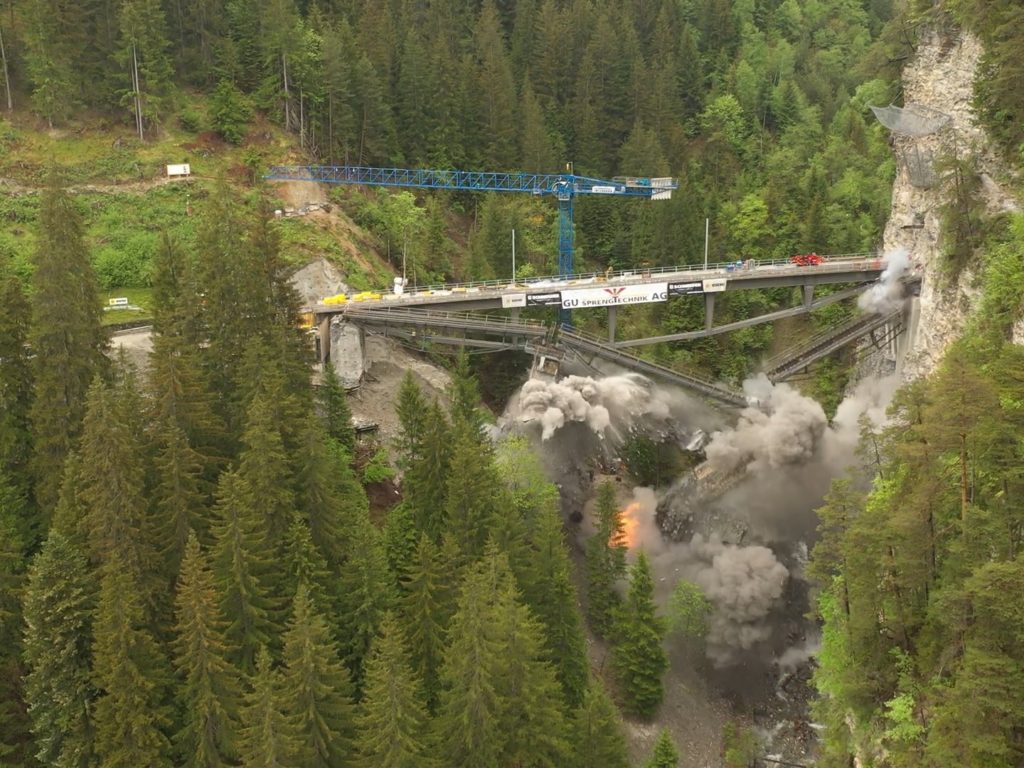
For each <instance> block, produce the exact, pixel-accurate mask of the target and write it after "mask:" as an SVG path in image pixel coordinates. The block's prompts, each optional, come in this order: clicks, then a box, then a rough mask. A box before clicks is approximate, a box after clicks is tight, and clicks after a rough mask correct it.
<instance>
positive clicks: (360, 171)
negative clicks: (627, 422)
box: [264, 163, 679, 275]
mask: <svg viewBox="0 0 1024 768" xmlns="http://www.w3.org/2000/svg"><path fill="white" fill-rule="evenodd" d="M264 178H266V179H268V180H270V181H315V182H320V183H322V184H358V185H363V186H371V187H412V188H415V189H447V190H459V191H471V192H526V193H529V194H531V195H536V196H546V195H550V196H553V197H554V198H555V199H556V200H558V272H559V274H560V275H571V274H573V252H574V234H573V204H574V202H575V199H576V198H577V197H578V196H580V195H611V196H619V197H640V198H646V199H648V200H668V199H669V198H671V197H672V190H674V189H677V188H678V187H679V184H678V182H677V181H676V180H675V179H671V178H646V177H633V176H629V177H625V176H623V177H616V178H614V179H595V178H591V177H589V176H576V175H574V174H573V172H572V164H571V163H570V164H569V165H568V166H567V168H566V173H491V172H482V171H443V170H419V169H411V168H368V167H362V166H354V165H342V166H329V165H278V166H274V167H273V168H271V169H270V172H269V173H267V175H266V176H265V177H264Z"/></svg>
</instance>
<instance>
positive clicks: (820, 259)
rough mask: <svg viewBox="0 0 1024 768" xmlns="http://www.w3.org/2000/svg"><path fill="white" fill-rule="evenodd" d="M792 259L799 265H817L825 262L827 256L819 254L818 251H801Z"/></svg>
mask: <svg viewBox="0 0 1024 768" xmlns="http://www.w3.org/2000/svg"><path fill="white" fill-rule="evenodd" d="M790 261H791V262H793V263H794V264H796V265H797V266H798V267H816V266H818V265H819V264H824V263H825V257H824V256H819V255H818V254H816V253H801V254H799V255H797V256H794V257H793V258H792V259H790Z"/></svg>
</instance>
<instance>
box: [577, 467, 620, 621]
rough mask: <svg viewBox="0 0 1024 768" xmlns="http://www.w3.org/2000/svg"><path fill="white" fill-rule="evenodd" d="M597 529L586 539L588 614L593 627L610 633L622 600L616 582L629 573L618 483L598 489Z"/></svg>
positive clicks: (604, 485)
mask: <svg viewBox="0 0 1024 768" xmlns="http://www.w3.org/2000/svg"><path fill="white" fill-rule="evenodd" d="M596 511H597V531H596V532H595V533H594V535H593V536H592V537H590V539H589V540H588V541H587V545H586V567H587V616H588V617H589V619H590V623H591V624H592V625H593V627H594V630H595V631H596V632H598V634H601V635H607V634H608V633H609V632H610V631H611V629H612V624H613V620H614V615H615V609H616V606H618V604H619V602H620V600H619V596H618V593H617V592H616V591H615V582H616V581H618V580H619V579H620V578H622V577H623V576H624V575H625V573H626V546H625V539H624V537H625V529H624V528H623V522H622V514H621V512H620V511H619V509H618V504H617V503H616V501H615V486H614V485H612V484H611V483H604V484H602V485H601V487H600V488H599V489H598V492H597V510H596Z"/></svg>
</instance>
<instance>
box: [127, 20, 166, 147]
mask: <svg viewBox="0 0 1024 768" xmlns="http://www.w3.org/2000/svg"><path fill="white" fill-rule="evenodd" d="M118 23H119V26H120V31H121V40H120V46H119V50H118V54H117V58H118V60H119V61H120V62H121V63H122V65H123V66H124V67H125V68H126V69H127V78H126V80H127V83H126V84H125V85H126V87H124V88H123V90H122V94H123V95H122V104H124V106H127V107H129V109H130V110H131V112H132V115H133V116H134V118H135V130H136V131H137V132H138V134H139V139H140V140H141V139H144V138H145V132H146V128H147V126H155V125H159V124H160V121H161V118H163V116H164V115H165V113H166V110H167V100H168V98H169V95H170V90H171V88H172V86H173V82H172V77H173V74H174V73H173V70H172V67H171V59H170V56H169V55H168V53H167V49H168V47H169V46H168V42H167V29H166V26H167V25H166V21H165V19H164V11H163V8H162V7H161V4H160V2H159V0H124V2H123V3H122V5H121V9H120V13H119V15H118Z"/></svg>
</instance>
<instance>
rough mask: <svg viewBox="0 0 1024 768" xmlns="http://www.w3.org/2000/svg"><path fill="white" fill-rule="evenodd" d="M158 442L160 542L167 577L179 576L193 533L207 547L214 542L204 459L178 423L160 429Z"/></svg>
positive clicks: (155, 491)
mask: <svg viewBox="0 0 1024 768" xmlns="http://www.w3.org/2000/svg"><path fill="white" fill-rule="evenodd" d="M157 443H158V446H159V448H158V454H157V457H156V463H155V464H156V465H155V467H154V470H155V475H156V488H154V489H153V500H154V506H155V510H156V520H157V526H158V528H159V538H158V540H159V542H160V543H161V544H162V554H163V556H164V573H165V575H166V574H176V573H177V572H178V570H179V568H180V566H181V558H182V556H183V554H184V552H185V544H186V542H187V541H188V538H189V535H190V533H191V532H193V531H196V532H198V533H197V534H196V535H197V536H199V537H201V539H202V541H203V542H205V543H206V545H207V546H210V545H211V544H212V543H213V536H212V534H211V532H210V520H209V513H208V510H207V509H206V499H205V498H204V496H203V494H202V492H201V491H200V483H201V482H202V479H201V476H200V473H201V472H202V457H201V456H200V455H199V454H198V453H196V452H195V451H193V450H192V448H191V447H189V444H188V439H187V438H186V436H185V433H184V432H183V431H182V430H181V429H180V428H179V427H178V426H177V425H175V424H174V423H167V424H165V425H164V426H163V427H162V428H161V429H160V431H159V432H158V433H157ZM167 581H168V582H169V581H170V579H169V578H168V579H167Z"/></svg>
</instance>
